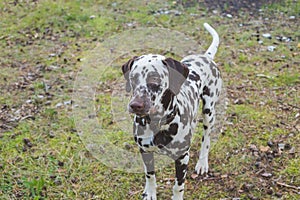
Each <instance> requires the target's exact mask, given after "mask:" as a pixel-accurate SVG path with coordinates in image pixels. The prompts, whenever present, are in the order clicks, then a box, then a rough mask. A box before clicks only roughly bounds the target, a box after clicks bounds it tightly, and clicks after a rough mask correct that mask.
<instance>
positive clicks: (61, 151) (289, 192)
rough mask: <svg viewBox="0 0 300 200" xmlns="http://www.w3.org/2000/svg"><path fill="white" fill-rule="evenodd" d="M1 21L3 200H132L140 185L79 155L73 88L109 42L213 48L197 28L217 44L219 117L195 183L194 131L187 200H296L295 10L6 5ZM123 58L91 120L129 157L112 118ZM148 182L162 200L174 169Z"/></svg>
mask: <svg viewBox="0 0 300 200" xmlns="http://www.w3.org/2000/svg"><path fill="white" fill-rule="evenodd" d="M0 13H1V18H2V19H1V22H0V27H1V33H0V48H1V57H0V64H1V70H0V88H1V94H2V95H1V96H0V109H1V110H0V171H1V173H0V198H1V199H139V197H140V195H141V193H142V191H143V186H144V175H143V174H141V173H129V172H126V171H122V170H114V169H112V168H110V167H108V166H107V165H104V164H103V163H102V162H101V161H100V160H99V159H96V158H95V157H94V156H93V152H91V151H88V150H87V149H88V148H87V147H86V145H85V142H84V140H83V138H82V137H81V133H80V130H78V126H77V124H76V123H75V121H76V116H73V115H72V110H73V109H74V105H76V102H75V101H74V99H73V94H74V91H76V90H77V88H76V87H74V82H75V81H76V78H77V76H78V73H79V72H81V71H83V69H84V68H82V67H83V66H82V63H85V59H86V58H88V55H89V54H90V52H91V51H93V49H95V47H97V45H99V44H101V43H105V41H107V38H110V37H111V36H113V35H117V34H122V33H123V32H124V31H128V30H132V31H135V29H138V28H141V27H160V28H166V29H169V30H174V31H175V30H176V31H179V32H181V33H184V34H186V35H187V36H189V37H190V38H192V39H193V40H195V41H199V45H202V43H204V46H203V47H202V50H204V49H205V48H206V47H207V46H208V44H209V41H210V39H211V38H210V36H209V35H208V34H207V33H206V32H205V31H204V30H203V27H202V24H203V22H209V23H210V24H211V25H212V26H213V27H215V28H216V30H217V32H218V33H219V35H220V39H221V44H220V48H219V51H218V53H217V55H216V60H215V61H216V63H218V66H219V68H220V70H221V71H222V75H223V79H224V82H225V90H224V91H226V93H224V94H223V97H222V98H223V101H221V103H222V104H223V108H225V107H226V110H225V112H222V113H223V115H222V117H223V118H222V123H220V124H222V127H221V125H220V124H219V125H218V126H219V127H218V128H219V129H218V133H217V134H216V137H215V140H214V142H213V146H212V151H211V154H210V161H209V163H210V172H209V173H208V174H207V175H205V176H198V177H194V176H192V169H193V167H194V166H195V164H196V161H197V152H198V150H199V146H200V142H201V141H200V138H201V136H200V133H201V128H200V127H199V128H198V129H197V133H199V134H196V136H195V138H194V142H193V146H192V151H191V152H192V153H191V161H190V163H189V173H188V178H187V181H186V190H185V199H299V198H300V171H299V166H300V158H299V150H300V134H299V132H300V125H299V124H300V100H299V90H300V78H299V77H300V71H299V65H300V56H299V54H300V52H299V50H300V44H299V36H300V32H299V17H300V16H299V13H300V4H299V1H296V0H287V1H266V0H265V1H222V0H220V1H213V2H212V1H192V0H191V1H189V0H187V1H184V0H181V1H165V2H161V1H119V0H116V1H114V2H111V1H107V0H104V1H101V2H99V1H55V2H54V1H49V0H44V1H8V0H4V1H2V4H1V5H0ZM121 43H122V41H120V45H122V44H121ZM152 50H155V47H153V49H152ZM111 51H113V50H111ZM143 51H147V52H148V50H147V49H142V50H140V51H139V52H135V53H145V52H143ZM154 53H156V52H154ZM159 53H163V54H167V55H169V54H172V52H170V50H166V51H165V52H159ZM175 56H178V55H175ZM126 59H128V56H126V55H123V56H121V57H120V58H116V59H115V60H114V63H113V64H112V66H108V68H107V69H108V73H107V74H104V75H103V74H102V76H99V77H100V78H99V84H98V86H97V92H96V96H95V98H94V101H95V107H96V108H97V109H98V110H97V115H96V116H90V117H91V118H92V117H95V118H97V119H98V120H100V121H101V122H102V123H103V126H105V128H106V129H107V130H110V132H111V134H110V135H108V137H111V138H112V139H115V140H116V141H115V142H116V145H120V146H122V145H125V148H128V149H135V145H134V142H133V139H132V138H130V137H127V136H126V137H122V136H123V135H124V132H123V131H122V130H120V128H118V127H117V126H118V125H117V123H116V122H115V121H114V120H113V113H112V112H111V107H110V102H111V99H112V90H113V88H114V89H115V87H116V84H115V83H116V82H117V80H119V79H120V78H122V76H121V70H120V66H121V65H122V63H123V62H124V61H125V60H126ZM75 86H76V85H75ZM119 89H120V91H121V90H122V88H119ZM225 104H226V106H225ZM227 104H228V105H227ZM221 107H222V105H221ZM200 121H201V120H200ZM200 123H201V122H200ZM124 138H125V139H124ZM133 151H134V150H133ZM157 180H158V198H159V199H169V198H170V196H171V188H172V184H173V180H174V169H173V165H172V164H171V165H169V166H167V167H166V168H164V169H159V170H158V171H157Z"/></svg>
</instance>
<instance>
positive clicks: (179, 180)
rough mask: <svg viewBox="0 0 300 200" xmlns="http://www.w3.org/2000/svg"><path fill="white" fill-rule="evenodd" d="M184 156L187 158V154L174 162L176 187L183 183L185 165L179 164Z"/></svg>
mask: <svg viewBox="0 0 300 200" xmlns="http://www.w3.org/2000/svg"><path fill="white" fill-rule="evenodd" d="M186 156H188V153H186V154H184V155H182V156H180V157H179V158H178V159H177V160H176V161H175V169H176V179H177V183H178V185H179V186H180V185H182V184H183V183H184V178H185V174H186V170H187V165H186V164H181V160H182V159H184V158H185V157H186Z"/></svg>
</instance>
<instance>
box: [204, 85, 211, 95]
mask: <svg viewBox="0 0 300 200" xmlns="http://www.w3.org/2000/svg"><path fill="white" fill-rule="evenodd" d="M209 94H210V90H209V88H208V87H207V86H204V88H203V95H206V96H209Z"/></svg>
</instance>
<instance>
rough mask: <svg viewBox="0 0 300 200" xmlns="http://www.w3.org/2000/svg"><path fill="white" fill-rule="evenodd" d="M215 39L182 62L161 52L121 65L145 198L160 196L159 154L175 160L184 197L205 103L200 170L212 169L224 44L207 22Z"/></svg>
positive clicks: (178, 193)
mask: <svg viewBox="0 0 300 200" xmlns="http://www.w3.org/2000/svg"><path fill="white" fill-rule="evenodd" d="M204 27H205V29H206V30H207V31H208V32H209V33H210V34H211V35H212V37H213V41H212V43H211V45H210V47H209V48H208V50H207V51H206V53H205V54H204V55H189V56H186V57H184V58H183V59H182V60H181V62H179V61H176V60H174V59H172V58H165V57H164V56H162V55H153V54H149V55H142V56H139V57H134V58H132V59H130V60H129V61H128V62H127V63H125V64H124V65H123V66H122V71H123V74H124V76H125V79H126V81H127V82H126V90H127V91H128V92H130V91H132V98H131V100H130V102H129V104H128V110H129V112H130V113H133V114H135V115H134V126H133V127H134V128H133V134H134V140H135V141H136V143H137V144H138V146H139V149H140V152H141V155H142V159H143V162H144V167H145V174H146V185H145V190H144V192H143V195H142V197H143V199H145V200H155V199H156V178H155V170H154V155H153V154H154V152H156V153H159V154H165V155H168V156H169V157H171V158H172V159H174V160H175V169H176V179H175V185H174V187H173V200H180V199H183V193H184V181H185V178H186V173H187V165H188V161H189V150H190V145H191V138H192V134H193V131H194V130H195V127H196V115H197V111H198V107H199V104H200V100H201V101H202V104H203V107H202V114H203V129H204V131H203V137H202V144H201V149H200V154H199V160H198V162H197V165H196V167H195V172H196V173H197V174H204V173H207V172H208V152H209V148H210V133H211V131H212V128H213V125H214V121H215V104H216V101H217V100H218V97H219V95H220V92H221V87H222V80H221V75H220V72H219V69H218V68H217V66H216V64H215V62H214V61H213V58H214V56H215V54H216V52H217V48H218V45H219V36H218V34H217V32H216V31H215V30H214V29H213V28H212V27H211V26H210V25H209V24H207V23H204Z"/></svg>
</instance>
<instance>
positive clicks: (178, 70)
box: [162, 58, 189, 95]
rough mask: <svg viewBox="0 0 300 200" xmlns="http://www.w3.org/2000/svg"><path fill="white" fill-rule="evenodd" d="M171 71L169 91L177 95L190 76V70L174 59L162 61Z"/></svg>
mask: <svg viewBox="0 0 300 200" xmlns="http://www.w3.org/2000/svg"><path fill="white" fill-rule="evenodd" d="M162 62H163V63H164V64H165V65H166V66H167V67H168V70H169V89H170V90H171V91H172V92H173V93H174V94H175V95H177V94H178V93H179V92H180V88H181V86H182V84H183V82H184V81H185V80H186V78H187V76H188V75H189V69H188V68H187V66H186V65H184V64H183V63H181V62H178V61H177V60H174V59H173V58H166V59H165V60H163V61H162Z"/></svg>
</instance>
